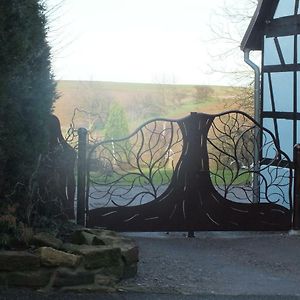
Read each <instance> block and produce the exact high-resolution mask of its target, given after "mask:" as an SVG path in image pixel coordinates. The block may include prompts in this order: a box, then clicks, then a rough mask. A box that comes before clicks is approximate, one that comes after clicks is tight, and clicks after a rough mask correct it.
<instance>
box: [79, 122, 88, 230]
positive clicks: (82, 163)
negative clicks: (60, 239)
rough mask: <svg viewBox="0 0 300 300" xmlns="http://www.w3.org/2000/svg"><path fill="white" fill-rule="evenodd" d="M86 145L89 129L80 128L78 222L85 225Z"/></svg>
mask: <svg viewBox="0 0 300 300" xmlns="http://www.w3.org/2000/svg"><path fill="white" fill-rule="evenodd" d="M86 146H87V130H86V129H85V128H79V129H78V161H77V224H79V225H82V226H85V209H86V207H85V206H86V205H85V189H86Z"/></svg>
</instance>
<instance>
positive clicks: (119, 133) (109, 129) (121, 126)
mask: <svg viewBox="0 0 300 300" xmlns="http://www.w3.org/2000/svg"><path fill="white" fill-rule="evenodd" d="M128 134H129V129H128V121H127V116H126V113H125V110H124V109H123V107H122V106H121V105H120V104H119V103H117V102H116V103H113V104H112V105H111V107H110V111H109V115H108V118H107V122H106V124H105V140H110V139H119V138H123V137H126V136H128Z"/></svg>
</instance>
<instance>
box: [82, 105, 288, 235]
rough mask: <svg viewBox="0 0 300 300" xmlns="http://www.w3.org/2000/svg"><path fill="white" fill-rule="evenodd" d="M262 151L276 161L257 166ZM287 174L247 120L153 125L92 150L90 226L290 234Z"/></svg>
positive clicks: (191, 119)
mask: <svg viewBox="0 0 300 300" xmlns="http://www.w3.org/2000/svg"><path fill="white" fill-rule="evenodd" d="M259 136H262V139H260V138H259ZM266 151H267V152H268V153H269V157H270V153H272V154H273V159H268V160H264V161H259V162H257V161H255V157H256V156H255V153H258V154H260V156H261V155H262V154H263V153H266ZM290 167H291V163H290V161H289V158H288V157H287V156H286V155H285V154H284V153H283V152H282V151H280V149H279V148H278V146H277V142H276V140H275V138H274V136H273V135H272V133H271V132H269V131H268V130H266V129H264V128H262V127H260V126H259V125H258V124H257V123H256V122H255V121H254V120H253V119H252V118H251V117H250V116H248V115H247V114H245V113H242V112H238V111H232V112H227V113H223V114H219V115H207V114H200V113H192V114H191V115H190V116H188V117H186V118H183V119H180V120H168V119H156V120H153V121H149V122H147V123H145V124H143V125H142V126H141V127H140V128H138V129H137V130H136V131H135V132H134V133H133V134H132V135H130V136H129V137H127V138H124V139H118V140H110V141H103V142H101V143H99V144H96V145H94V146H93V147H92V149H91V151H90V152H89V158H88V190H87V192H86V197H87V200H88V203H89V212H88V215H87V225H88V226H101V227H108V228H110V229H114V230H122V231H172V230H173V231H181V230H182V231H185V230H284V229H289V228H290V226H291V209H290V208H291V207H290V205H291V204H290V203H291V180H292V173H291V169H290ZM254 178H256V179H257V182H258V185H254V184H253V182H254ZM253 196H256V197H253ZM254 198H256V199H260V201H259V203H254V201H253V199H254Z"/></svg>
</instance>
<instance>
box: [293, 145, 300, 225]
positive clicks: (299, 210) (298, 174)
mask: <svg viewBox="0 0 300 300" xmlns="http://www.w3.org/2000/svg"><path fill="white" fill-rule="evenodd" d="M293 229H295V230H299V229H300V144H296V145H295V147H294V211H293Z"/></svg>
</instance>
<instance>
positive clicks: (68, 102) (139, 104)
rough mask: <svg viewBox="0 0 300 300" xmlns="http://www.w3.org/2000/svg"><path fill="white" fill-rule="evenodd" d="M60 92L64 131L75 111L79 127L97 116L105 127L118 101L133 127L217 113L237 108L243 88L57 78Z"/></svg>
mask: <svg viewBox="0 0 300 300" xmlns="http://www.w3.org/2000/svg"><path fill="white" fill-rule="evenodd" d="M57 90H58V93H59V95H60V97H59V99H58V100H57V101H56V103H55V109H54V113H55V114H56V115H57V116H58V117H59V119H60V121H61V125H62V127H63V129H64V130H66V129H67V128H68V127H69V124H70V122H71V120H72V116H73V112H74V110H75V109H76V108H77V109H79V110H83V111H86V112H87V113H85V112H76V116H75V119H76V120H75V123H76V126H84V127H89V126H91V123H93V122H94V121H93V119H94V118H95V115H98V116H99V118H98V119H99V120H98V121H97V122H98V123H97V124H98V125H97V126H98V127H99V128H100V129H101V128H103V126H104V124H105V121H106V118H107V114H108V111H109V106H110V104H111V103H112V102H119V103H120V104H121V105H122V106H123V108H124V109H125V111H126V113H127V117H128V120H129V127H130V130H134V129H135V127H136V126H138V125H140V124H141V123H142V122H144V121H146V120H148V119H151V118H154V117H167V118H180V117H184V116H186V115H187V114H189V113H190V112H191V111H197V112H205V113H218V112H222V111H224V110H229V109H234V108H236V106H235V105H234V103H235V99H236V97H237V95H238V94H240V93H241V92H242V91H243V89H242V88H237V87H224V86H195V85H169V84H142V83H141V84H140V83H116V82H95V81H58V82H57Z"/></svg>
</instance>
